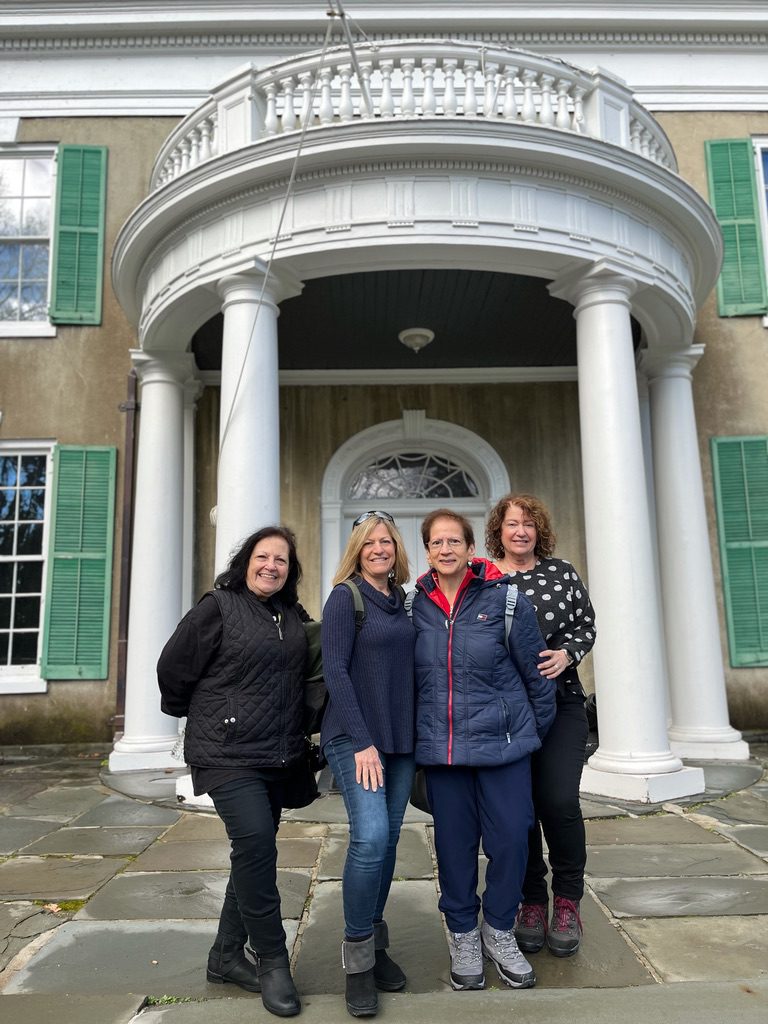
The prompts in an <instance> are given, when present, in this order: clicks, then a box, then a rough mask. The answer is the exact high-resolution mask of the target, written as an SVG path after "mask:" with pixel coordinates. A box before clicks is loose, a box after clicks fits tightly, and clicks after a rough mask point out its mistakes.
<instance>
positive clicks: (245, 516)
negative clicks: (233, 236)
mask: <svg viewBox="0 0 768 1024" xmlns="http://www.w3.org/2000/svg"><path fill="white" fill-rule="evenodd" d="M262 285H263V277H262V276H261V274H256V273H254V274H237V275H234V276H232V277H227V278H224V279H223V280H222V281H220V282H219V294H220V295H221V296H222V299H223V304H222V310H223V313H224V341H223V349H222V358H221V424H220V431H219V472H218V487H217V513H216V573H220V572H221V571H222V570H223V569H224V568H225V567H226V564H227V562H228V561H229V556H230V554H231V553H232V551H233V549H234V548H235V547H236V546H237V545H238V543H239V542H240V541H241V540H243V539H244V538H245V537H247V536H248V534H249V533H252V532H253V531H254V530H257V529H258V528H259V527H261V526H266V525H268V524H271V523H278V522H279V520H280V412H279V396H278V353H277V317H278V315H279V310H278V306H277V301H276V297H275V293H274V291H273V290H271V289H270V287H267V290H266V291H265V292H264V295H263V298H262Z"/></svg>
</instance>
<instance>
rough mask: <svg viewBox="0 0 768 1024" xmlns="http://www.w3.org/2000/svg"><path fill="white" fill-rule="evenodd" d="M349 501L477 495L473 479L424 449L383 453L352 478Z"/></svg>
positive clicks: (463, 471) (458, 468)
mask: <svg viewBox="0 0 768 1024" xmlns="http://www.w3.org/2000/svg"><path fill="white" fill-rule="evenodd" d="M347 497H348V499H349V500H350V501H357V500H362V499H369V498H370V499H373V498H377V499H378V498H382V499H383V498H387V499H390V500H393V499H397V498H424V499H429V500H435V499H437V498H439V499H443V498H446V499H447V498H479V497H480V489H479V488H478V486H477V483H476V481H475V480H474V478H473V477H472V476H471V475H470V474H469V473H468V472H467V470H465V469H462V468H461V466H458V465H457V464H456V463H455V462H452V461H451V460H450V459H447V458H443V457H442V456H440V455H427V454H426V453H425V452H403V453H400V454H397V455H385V456H382V458H380V459H376V460H375V461H374V462H372V463H370V464H369V465H368V466H366V467H365V468H364V469H362V470H360V472H359V473H357V474H356V475H355V477H354V479H353V480H352V483H351V484H350V487H349V492H348V494H347Z"/></svg>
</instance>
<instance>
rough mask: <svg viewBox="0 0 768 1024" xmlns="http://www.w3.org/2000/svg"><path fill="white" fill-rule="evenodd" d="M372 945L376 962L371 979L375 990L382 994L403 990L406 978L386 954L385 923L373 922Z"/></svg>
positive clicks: (387, 938) (387, 944)
mask: <svg viewBox="0 0 768 1024" xmlns="http://www.w3.org/2000/svg"><path fill="white" fill-rule="evenodd" d="M373 945H374V950H375V953H376V961H375V963H374V965H373V978H374V981H375V982H376V988H379V989H381V991H382V992H399V991H400V990H401V989H403V988H405V983H406V981H407V978H406V977H405V974H404V973H403V972H402V970H401V969H400V968H399V967H398V966H397V964H396V963H395V961H394V960H393V959H392V958H391V957H390V955H389V953H387V949H388V948H389V929H388V928H387V922H386V921H374V923H373Z"/></svg>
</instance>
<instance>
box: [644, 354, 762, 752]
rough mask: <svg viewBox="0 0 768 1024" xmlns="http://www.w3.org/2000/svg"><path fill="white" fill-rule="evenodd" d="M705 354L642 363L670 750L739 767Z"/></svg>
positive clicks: (741, 748) (651, 357)
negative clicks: (704, 387) (698, 388)
mask: <svg viewBox="0 0 768 1024" xmlns="http://www.w3.org/2000/svg"><path fill="white" fill-rule="evenodd" d="M702 352H703V346H700V345H694V346H691V347H690V348H688V349H685V350H683V351H678V352H673V353H667V352H663V351H658V352H655V353H652V354H648V355H646V357H645V359H644V366H645V368H646V372H647V374H648V385H649V389H650V398H651V428H652V435H653V461H654V474H655V491H656V507H657V519H658V523H659V552H660V564H661V583H662V595H663V608H664V615H663V618H664V630H665V634H666V638H667V658H668V662H669V675H670V683H669V694H670V707H671V716H672V723H671V727H670V730H669V738H670V741H671V744H672V749H673V750H674V751H675V752H676V753H678V754H680V755H681V756H683V757H691V758H705V759H709V758H722V759H724V760H741V759H745V758H747V757H749V747H748V746H747V744H746V743H745V742H744V741H743V740H742V739H741V734H740V733H739V732H737V731H736V730H735V729H733V728H732V727H731V725H730V723H729V721H728V704H727V700H726V687H725V674H724V672H723V655H722V650H721V647H720V625H719V622H718V615H717V603H716V600H715V583H714V575H713V571H712V558H711V554H710V540H709V530H708V528H707V519H706V513H705V503H704V487H703V484H702V478H701V464H700V461H699V445H698V435H697V431H696V415H695V411H694V406H693V389H692V379H691V371H692V369H693V367H694V366H695V365H696V363H697V362H698V360H699V358H700V357H701V355H702Z"/></svg>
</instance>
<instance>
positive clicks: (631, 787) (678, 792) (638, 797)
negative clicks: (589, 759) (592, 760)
mask: <svg viewBox="0 0 768 1024" xmlns="http://www.w3.org/2000/svg"><path fill="white" fill-rule="evenodd" d="M581 792H582V793H583V794H584V795H585V796H587V795H593V796H607V797H612V798H613V799H618V800H632V801H634V802H635V803H641V804H656V803H663V802H664V801H666V800H676V799H679V798H680V797H683V796H695V795H696V794H697V793H703V792H704V772H703V770H702V769H701V768H680V769H679V770H678V771H676V772H665V773H664V774H663V775H629V774H626V773H619V772H604V771H599V770H598V769H596V768H591V767H590V766H589V765H588V764H587V765H585V766H584V770H583V771H582V773H581Z"/></svg>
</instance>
